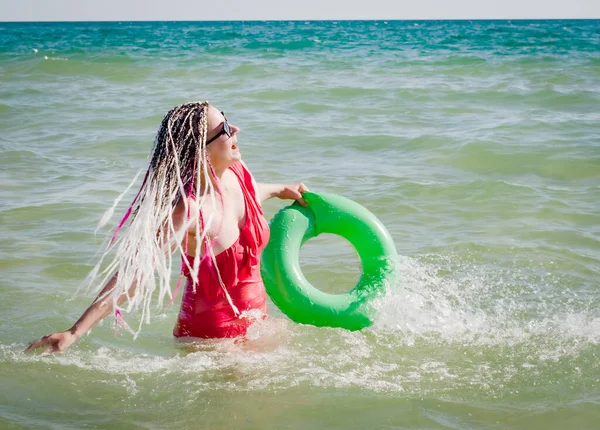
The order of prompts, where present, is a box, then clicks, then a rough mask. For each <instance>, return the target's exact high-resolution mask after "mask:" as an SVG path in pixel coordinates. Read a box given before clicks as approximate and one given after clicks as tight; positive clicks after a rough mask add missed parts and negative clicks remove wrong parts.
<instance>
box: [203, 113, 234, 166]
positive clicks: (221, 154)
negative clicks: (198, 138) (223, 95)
mask: <svg viewBox="0 0 600 430" xmlns="http://www.w3.org/2000/svg"><path fill="white" fill-rule="evenodd" d="M225 121H226V119H225V117H224V116H223V114H222V113H221V112H219V110H218V109H217V108H215V107H214V106H209V107H208V135H207V136H206V142H210V143H209V144H208V146H207V147H206V151H207V153H208V156H209V158H210V163H211V164H212V166H213V168H214V169H217V170H219V169H226V168H227V167H229V166H230V165H231V164H233V163H234V162H236V161H238V160H241V159H242V154H240V150H239V149H238V147H237V134H238V132H239V131H240V129H239V128H238V127H236V126H235V125H233V124H231V123H228V125H229V131H230V133H231V137H229V136H228V135H227V134H226V133H224V132H223V131H224V129H223V127H224V126H225ZM215 136H218V137H217V138H216V139H214V138H215ZM213 139H214V140H213ZM211 140H212V142H211Z"/></svg>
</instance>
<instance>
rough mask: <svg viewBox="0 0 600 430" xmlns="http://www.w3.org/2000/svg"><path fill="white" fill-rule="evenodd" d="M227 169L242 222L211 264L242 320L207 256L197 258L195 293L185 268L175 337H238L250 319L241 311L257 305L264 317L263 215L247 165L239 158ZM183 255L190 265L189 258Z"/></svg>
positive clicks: (265, 231) (266, 228)
mask: <svg viewBox="0 0 600 430" xmlns="http://www.w3.org/2000/svg"><path fill="white" fill-rule="evenodd" d="M229 169H230V170H231V171H232V172H233V173H235V175H236V176H237V178H238V181H239V183H240V186H241V188H242V193H243V194H244V201H245V206H246V222H245V224H244V227H243V228H242V229H241V230H240V236H239V237H238V239H237V240H236V241H235V243H234V244H233V245H231V246H230V247H229V248H227V249H226V250H224V251H223V252H221V253H219V254H217V255H216V264H217V267H218V270H219V273H220V275H221V280H222V281H223V284H224V286H225V288H226V289H227V292H228V293H229V296H230V298H231V301H232V303H233V305H234V306H235V307H237V309H238V310H239V312H241V313H242V315H241V318H240V316H237V315H236V313H235V311H234V309H233V307H232V306H231V305H230V303H229V301H228V300H227V296H226V293H225V291H223V288H222V286H221V283H220V282H219V278H218V274H217V271H216V270H215V267H214V265H213V262H212V261H211V259H210V258H202V259H201V261H200V268H199V270H198V280H199V282H198V284H197V285H196V286H195V287H196V288H195V291H194V285H193V281H192V277H191V275H190V273H189V271H188V270H184V274H185V276H186V278H187V284H186V287H185V292H184V294H183V300H182V303H181V310H180V311H179V318H178V320H177V325H176V326H175V329H174V330H173V335H175V336H176V337H183V336H192V337H202V338H224V337H237V336H242V335H244V334H246V329H247V328H248V326H249V325H250V324H251V323H252V322H253V320H254V319H253V318H252V317H246V316H245V315H244V314H243V313H244V311H249V310H253V309H258V310H259V311H261V312H262V313H263V314H264V315H266V312H267V304H266V299H267V298H266V294H265V287H264V285H263V282H262V278H261V275H260V254H261V252H262V250H263V249H264V247H265V246H266V245H267V242H268V240H269V226H268V224H267V222H266V220H265V219H264V217H263V212H262V209H261V206H260V202H259V200H258V198H257V195H256V190H255V187H254V182H253V179H252V175H251V174H250V172H249V171H248V169H247V168H246V167H245V165H244V164H243V163H241V162H236V163H234V164H233V165H231V166H230V167H229ZM206 246H210V245H209V244H206ZM205 254H206V253H205ZM185 258H187V260H188V262H189V264H190V266H191V267H194V257H191V256H186V257H185Z"/></svg>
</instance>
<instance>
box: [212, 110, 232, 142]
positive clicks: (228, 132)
mask: <svg viewBox="0 0 600 430" xmlns="http://www.w3.org/2000/svg"><path fill="white" fill-rule="evenodd" d="M221 115H223V118H224V119H225V121H223V128H222V129H221V131H220V132H218V133H217V134H215V136H214V137H213V138H212V139H210V140H209V141H207V142H206V144H207V145H208V144H209V143H211V142H214V141H215V140H217V139H218V138H219V137H221V136H223V135H224V134H226V135H227V137H231V129H230V128H229V123H228V122H227V117H226V116H225V114H224V113H223V112H221Z"/></svg>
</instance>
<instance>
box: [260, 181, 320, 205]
mask: <svg viewBox="0 0 600 430" xmlns="http://www.w3.org/2000/svg"><path fill="white" fill-rule="evenodd" d="M257 185H258V195H259V196H260V201H261V202H263V201H265V200H268V199H271V198H273V197H278V198H280V199H291V200H297V201H298V203H300V204H301V205H302V206H307V204H306V201H304V199H303V198H302V193H303V192H305V191H308V188H306V186H305V185H304V184H303V183H302V182H299V183H297V184H291V185H283V184H257Z"/></svg>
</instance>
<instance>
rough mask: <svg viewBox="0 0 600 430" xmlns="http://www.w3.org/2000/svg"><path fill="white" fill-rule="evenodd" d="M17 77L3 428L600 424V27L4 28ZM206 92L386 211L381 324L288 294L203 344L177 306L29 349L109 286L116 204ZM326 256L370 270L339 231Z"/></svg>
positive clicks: (3, 306)
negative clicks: (317, 320) (162, 129)
mask: <svg viewBox="0 0 600 430" xmlns="http://www.w3.org/2000/svg"><path fill="white" fill-rule="evenodd" d="M0 82H1V87H0V149H1V153H2V169H1V171H0V180H1V184H2V186H1V187H0V226H1V230H0V268H1V274H2V276H1V278H0V293H1V298H2V300H1V301H0V312H1V315H2V319H1V321H0V378H1V379H0V380H1V381H2V382H1V383H0V428H9V429H12V428H15V429H17V428H52V429H71V428H72V429H79V428H106V429H115V428H123V429H125V428H127V429H132V428H148V429H157V428H180V429H181V428H207V429H229V428H254V429H266V428H273V429H275V428H276V429H279V428H286V429H311V428H330V429H363V428H369V429H371V428H394V429H528V430H529V429H566V428H569V429H571V428H572V429H600V290H599V286H598V280H599V277H600V21H512V22H510V21H490V22H483V21H474V22H469V21H464V22H441V21H431V22H393V21H389V22H386V21H378V22H343V21H340V22H211V23H197V22H185V23H70V24H65V23H54V24H40V23H30V24H6V23H2V24H0ZM200 99H208V100H210V101H211V102H212V103H213V104H215V105H216V106H217V107H219V108H220V109H222V110H224V111H225V112H226V113H227V115H228V117H229V118H230V120H231V122H233V123H235V124H237V125H239V126H240V127H241V129H242V132H241V134H240V136H239V144H240V149H241V151H242V153H243V156H244V159H245V161H246V163H247V164H248V165H249V167H250V168H251V170H252V171H253V172H254V174H255V176H256V177H257V179H258V180H259V181H265V182H268V181H270V182H295V181H298V180H302V181H304V182H305V183H306V184H307V185H308V187H309V188H310V189H311V190H313V191H321V192H329V193H338V194H342V195H344V196H346V197H348V198H351V199H353V200H356V201H358V202H359V203H361V204H363V205H364V206H366V207H367V208H369V209H370V210H371V211H372V212H374V213H375V214H376V215H377V216H378V217H379V218H380V219H381V220H382V221H383V223H384V224H385V225H386V226H387V227H388V230H389V231H390V233H391V234H392V236H393V237H394V240H395V243H396V247H397V249H398V253H399V255H398V269H399V273H400V277H399V280H398V284H397V286H396V289H395V290H394V291H393V292H391V293H390V295H389V296H388V297H386V298H385V299H383V300H381V302H380V303H378V304H377V307H378V309H379V314H378V317H377V320H376V322H375V324H374V326H373V327H371V328H369V329H366V330H363V331H361V332H347V331H344V330H341V329H328V328H315V327H311V326H301V325H297V324H294V323H291V322H289V321H288V320H287V319H286V318H285V317H284V316H283V315H282V314H281V313H280V312H279V311H278V310H277V309H276V308H275V307H274V306H273V305H272V303H270V304H269V309H270V313H271V316H272V318H271V321H269V322H267V323H263V324H261V325H259V326H256V327H253V329H252V331H251V332H250V333H249V338H250V340H249V342H248V343H247V344H245V345H244V346H240V345H236V344H233V343H232V342H229V341H224V342H201V343H199V344H198V345H196V346H195V347H193V348H192V347H184V346H182V345H178V344H176V343H175V342H174V340H173V338H172V336H171V330H172V326H173V324H174V321H175V318H176V314H177V305H175V306H173V307H172V308H170V309H166V310H164V311H162V312H160V311H157V312H155V314H154V320H153V322H152V324H151V325H150V326H146V328H145V329H144V331H143V332H142V334H141V335H140V337H139V338H138V339H137V340H135V341H134V340H133V339H132V337H131V336H130V335H129V334H127V333H126V332H119V333H118V334H117V335H116V336H115V334H114V330H113V321H109V320H107V321H105V322H104V324H102V325H101V326H98V327H97V328H95V329H94V330H93V331H92V333H91V334H90V335H89V336H86V337H85V338H83V339H81V340H80V341H79V342H78V343H77V344H75V345H74V346H73V347H72V348H71V349H70V350H68V351H67V352H65V353H64V354H57V355H43V354H29V355H28V354H23V352H22V350H23V348H24V347H25V346H26V345H27V344H28V342H30V341H31V340H33V339H34V338H37V337H39V336H41V335H44V334H47V333H50V332H53V331H56V330H63V329H66V328H68V327H70V326H71V324H72V323H73V322H74V321H75V320H76V319H77V317H78V316H79V315H80V314H81V312H82V311H83V310H84V309H85V308H86V306H87V305H88V304H89V303H90V301H91V298H92V297H91V296H90V295H89V294H86V293H85V292H82V293H79V294H78V295H75V296H74V294H75V292H76V290H77V288H78V287H79V286H80V285H81V283H82V281H83V279H84V278H85V276H86V274H87V272H88V271H89V270H90V269H91V267H92V266H93V263H94V261H95V260H94V256H95V255H96V252H97V251H98V249H99V246H100V245H101V243H102V241H103V239H104V235H103V233H100V234H98V235H97V236H95V235H94V230H95V228H96V225H97V223H98V221H99V220H100V217H101V215H102V213H103V212H104V210H105V209H107V208H108V207H109V206H110V205H111V203H112V201H113V200H114V198H115V197H116V196H117V195H118V194H119V193H120V192H121V191H122V190H123V189H124V188H125V187H126V186H127V184H128V183H129V181H130V180H131V179H132V178H133V176H134V175H135V173H136V172H137V171H138V170H139V169H141V168H144V167H145V165H146V163H147V156H148V154H149V151H150V148H151V145H152V140H153V137H154V133H155V132H156V129H157V128H158V125H159V123H160V120H161V119H162V116H163V115H164V114H165V112H166V111H167V110H168V109H170V108H171V107H172V106H174V105H176V104H179V103H182V102H185V101H189V100H200ZM131 197H133V195H132V196H131ZM126 200H127V199H126ZM282 205H283V203H282V202H280V201H269V202H268V203H267V204H266V205H265V208H266V213H267V215H268V217H271V216H272V215H273V214H274V213H275V212H276V211H277V210H278V209H279V208H280V207H282ZM302 265H303V269H304V271H305V274H306V276H307V278H308V279H309V280H311V281H312V282H313V283H314V284H316V285H318V286H320V287H321V288H322V289H324V290H327V291H331V292H343V291H345V290H347V289H348V288H350V287H351V286H352V285H353V282H355V281H356V279H357V277H358V273H359V272H358V270H359V267H358V260H357V257H356V256H355V255H354V252H353V250H352V249H351V248H350V246H349V245H348V244H346V243H345V242H344V241H343V240H341V239H339V238H337V237H331V236H325V237H322V238H318V239H315V240H314V241H312V242H309V243H308V244H306V246H305V248H303V251H302ZM73 296H74V297H73ZM126 318H127V319H128V321H130V322H131V323H132V324H135V321H136V315H126Z"/></svg>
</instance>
